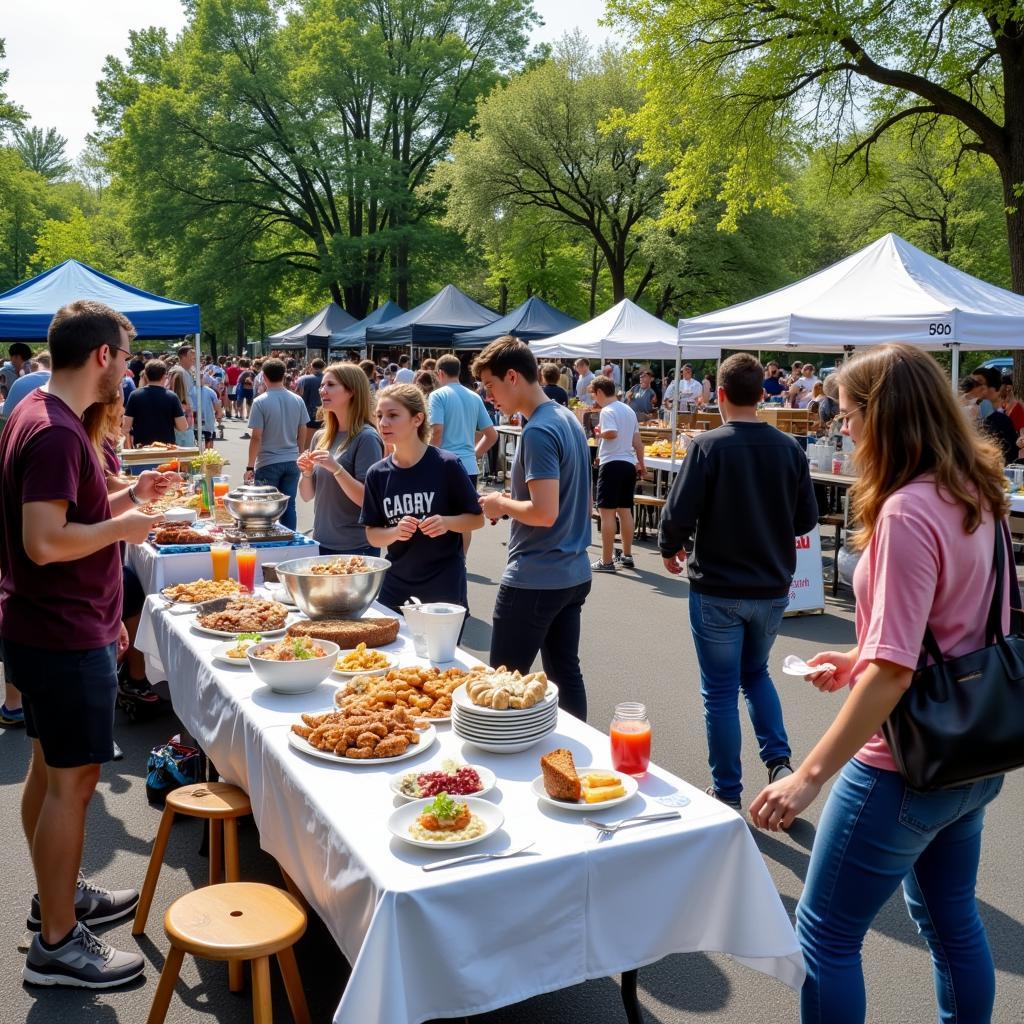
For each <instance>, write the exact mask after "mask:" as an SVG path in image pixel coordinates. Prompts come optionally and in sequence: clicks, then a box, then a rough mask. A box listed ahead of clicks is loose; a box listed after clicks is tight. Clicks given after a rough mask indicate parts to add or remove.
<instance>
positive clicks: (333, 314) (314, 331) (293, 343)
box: [267, 302, 356, 353]
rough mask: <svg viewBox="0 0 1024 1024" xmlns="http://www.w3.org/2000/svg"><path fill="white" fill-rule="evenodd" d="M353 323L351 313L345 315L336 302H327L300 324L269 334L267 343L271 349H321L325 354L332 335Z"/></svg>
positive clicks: (353, 318) (307, 350) (353, 319)
mask: <svg viewBox="0 0 1024 1024" xmlns="http://www.w3.org/2000/svg"><path fill="white" fill-rule="evenodd" d="M355 322H356V318H355V317H354V316H352V314H351V313H346V312H345V310H343V309H342V308H341V306H339V305H338V304H337V303H336V302H329V303H328V304H327V305H326V306H324V308H323V309H318V310H317V311H316V312H315V313H314V314H313V315H312V316H311V317H308V318H307V319H305V320H303V321H302V323H300V324H295V326H294V327H288V328H286V329H285V330H283V331H278V332H277V334H271V335H270V336H269V337H268V338H267V343H268V344H269V345H270V347H271V348H272V349H274V348H279V349H288V350H291V349H300V348H301V349H305V350H306V352H307V353H308V352H309V350H310V348H322V349H323V350H324V351H325V352H326V351H327V348H328V346H329V344H330V339H331V337H332V335H334V334H335V333H337V332H338V331H343V330H345V329H346V328H347V327H351V326H353V324H355Z"/></svg>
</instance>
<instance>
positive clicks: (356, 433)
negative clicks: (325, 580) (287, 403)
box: [298, 363, 384, 555]
mask: <svg viewBox="0 0 1024 1024" xmlns="http://www.w3.org/2000/svg"><path fill="white" fill-rule="evenodd" d="M320 402H321V409H322V413H323V428H322V429H320V430H318V431H317V432H316V433H315V434H314V435H313V438H312V448H311V449H310V450H309V451H305V452H302V454H301V455H299V459H298V463H299V471H300V473H301V474H302V475H301V476H300V477H299V495H300V496H301V498H302V500H303V501H312V502H313V538H314V540H316V541H317V543H318V544H319V545H320V553H321V554H323V555H377V554H379V553H380V551H379V549H378V548H375V547H372V546H371V545H370V544H369V542H368V541H367V539H366V529H365V528H364V527H362V526H360V525H359V511H360V509H361V508H362V506H363V481H364V480H365V479H366V473H367V470H369V468H370V467H371V466H372V465H373V464H374V463H375V462H379V461H380V460H381V459H382V458H383V457H384V446H383V444H382V443H381V439H380V435H379V434H378V433H377V431H376V429H375V427H374V426H373V422H372V420H371V400H370V384H369V381H368V380H367V379H366V374H365V373H364V372H363V371H362V370H361V369H360V367H358V366H357V365H355V364H354V363H334V364H333V365H332V366H328V367H327V368H326V369H325V370H324V371H323V379H322V380H321V382H320Z"/></svg>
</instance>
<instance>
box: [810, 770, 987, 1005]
mask: <svg viewBox="0 0 1024 1024" xmlns="http://www.w3.org/2000/svg"><path fill="white" fill-rule="evenodd" d="M1002 786H1003V777H1002V776H1001V775H1000V776H998V777H996V778H994V779H983V780H982V781H981V782H975V783H973V784H972V785H969V786H958V787H956V788H955V789H943V790H938V791H936V792H932V793H922V792H919V791H917V790H914V789H910V788H909V787H908V786H907V784H906V783H905V782H904V781H903V778H902V776H901V775H900V774H899V773H898V772H892V771H885V770H883V769H880V768H871V767H869V766H868V765H866V764H862V763H861V762H860V761H857V760H852V761H849V762H848V763H847V765H846V767H844V768H843V770H842V772H841V773H840V775H839V778H838V779H837V780H836V783H835V785H834V786H833V787H832V792H831V793H830V794H829V797H828V801H827V803H826V804H825V810H824V811H823V812H822V815H821V821H820V822H819V824H818V832H817V835H816V836H815V839H814V848H813V849H812V850H811V861H810V864H809V866H808V869H807V881H806V884H805V886H804V894H803V896H802V897H801V899H800V903H799V905H798V906H797V910H796V921H797V925H796V927H797V935H798V936H799V939H800V945H801V946H802V947H803V953H804V960H805V962H806V964H807V980H806V981H805V982H804V987H803V991H802V992H801V996H800V1019H801V1021H802V1022H803V1024H816V1022H818V1021H821V1022H827V1024H863V1021H864V1018H865V1013H866V1009H867V1008H866V1005H865V997H864V974H863V971H862V970H861V962H860V949H861V944H862V943H863V941H864V936H865V934H866V933H867V930H868V928H870V927H871V922H872V921H873V920H874V918H875V915H876V914H877V913H878V911H879V910H880V909H881V908H882V905H883V904H884V903H885V901H886V900H887V899H888V898H889V897H890V896H891V895H892V893H893V892H894V891H895V889H896V886H898V885H899V884H900V882H902V883H903V898H904V899H905V900H906V903H907V909H908V910H909V911H910V916H911V917H912V918H913V919H914V923H915V924H916V925H917V928H918V931H920V933H921V934H922V935H923V936H924V938H925V941H926V942H927V943H928V948H929V950H930V951H931V954H932V965H933V969H934V974H935V993H936V996H937V998H938V1003H939V1017H938V1019H939V1021H940V1022H941V1024H987V1022H988V1021H989V1020H990V1018H991V1016H992V1005H993V1003H994V1001H995V969H994V967H993V965H992V955H991V953H990V952H989V948H988V940H987V939H986V938H985V928H984V926H983V925H982V923H981V918H980V917H979V916H978V907H977V904H976V903H975V899H974V884H975V880H976V879H977V875H978V860H979V858H980V856H981V830H982V826H983V825H984V817H985V805H986V804H987V803H989V802H990V801H991V800H993V799H995V797H996V796H997V795H998V793H999V791H1000V789H1002ZM913 1016H914V1017H915V1018H916V1019H920V1020H923V1019H924V1018H925V1017H926V1016H927V1015H926V1014H925V1013H924V1011H923V1009H922V1010H921V1012H920V1013H916V1014H914V1015H913Z"/></svg>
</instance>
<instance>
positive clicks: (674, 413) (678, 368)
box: [665, 345, 683, 473]
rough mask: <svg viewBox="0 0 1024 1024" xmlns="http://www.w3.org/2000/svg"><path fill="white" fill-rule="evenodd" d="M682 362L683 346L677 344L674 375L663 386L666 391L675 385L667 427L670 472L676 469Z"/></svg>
mask: <svg viewBox="0 0 1024 1024" xmlns="http://www.w3.org/2000/svg"><path fill="white" fill-rule="evenodd" d="M682 363H683V346H682V345H677V346H676V372H675V376H674V377H673V378H672V380H671V381H670V383H669V385H668V387H667V388H665V390H666V391H668V388H670V387H672V385H673V384H674V385H675V389H676V390H675V395H674V396H673V398H672V414H671V416H670V424H671V425H670V428H669V441H670V443H671V445H672V468H671V470H670V472H672V473H675V471H676V417H677V416H678V412H679V374H680V372H681V368H682Z"/></svg>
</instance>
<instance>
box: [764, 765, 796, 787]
mask: <svg viewBox="0 0 1024 1024" xmlns="http://www.w3.org/2000/svg"><path fill="white" fill-rule="evenodd" d="M792 774H793V766H792V765H791V764H790V763H789V762H788V761H780V762H779V763H778V764H773V765H772V766H771V768H769V769H768V783H769V785H771V783H773V782H778V781H779V779H784V778H785V777H786V776H787V775H792Z"/></svg>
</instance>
